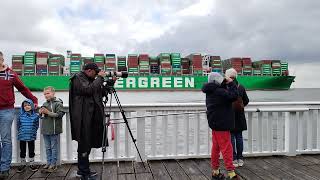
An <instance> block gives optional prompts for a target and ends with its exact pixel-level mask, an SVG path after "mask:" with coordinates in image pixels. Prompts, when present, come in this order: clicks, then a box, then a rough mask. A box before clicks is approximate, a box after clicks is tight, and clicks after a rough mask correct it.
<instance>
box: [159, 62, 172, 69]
mask: <svg viewBox="0 0 320 180" xmlns="http://www.w3.org/2000/svg"><path fill="white" fill-rule="evenodd" d="M161 68H168V69H170V68H171V64H169V63H162V64H161Z"/></svg>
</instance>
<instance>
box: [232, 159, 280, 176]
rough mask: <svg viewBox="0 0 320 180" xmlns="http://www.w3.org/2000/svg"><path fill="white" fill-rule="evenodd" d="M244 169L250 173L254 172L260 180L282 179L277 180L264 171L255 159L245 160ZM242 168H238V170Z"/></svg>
mask: <svg viewBox="0 0 320 180" xmlns="http://www.w3.org/2000/svg"><path fill="white" fill-rule="evenodd" d="M244 165H245V167H246V168H248V169H250V171H252V172H254V173H255V174H256V175H257V176H259V177H261V178H262V179H267V180H273V179H274V180H280V179H282V178H279V177H277V176H275V175H273V174H272V173H271V172H269V171H266V170H265V169H264V168H263V167H262V166H261V164H260V160H258V159H256V158H247V159H245V164H244ZM240 168H242V167H239V168H238V169H240Z"/></svg>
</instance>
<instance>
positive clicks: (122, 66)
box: [117, 56, 127, 71]
mask: <svg viewBox="0 0 320 180" xmlns="http://www.w3.org/2000/svg"><path fill="white" fill-rule="evenodd" d="M117 67H118V71H127V57H126V56H118V57H117Z"/></svg>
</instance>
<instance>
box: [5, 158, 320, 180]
mask: <svg viewBox="0 0 320 180" xmlns="http://www.w3.org/2000/svg"><path fill="white" fill-rule="evenodd" d="M244 161H245V164H244V166H243V167H238V168H236V173H237V174H238V175H239V176H240V177H241V178H242V179H249V180H250V179H254V180H256V179H258V180H259V179H266V180H268V179H272V180H274V179H275V180H277V179H290V180H291V179H293V180H294V179H311V180H313V179H319V177H320V155H301V156H295V157H287V156H272V157H252V158H245V160H244ZM220 162H221V165H220V167H221V169H222V171H223V170H224V167H223V162H222V161H220ZM210 164H211V163H210V159H187V160H155V161H149V162H148V163H146V165H147V167H148V170H149V171H148V172H147V173H146V171H145V169H144V168H143V165H142V164H141V163H137V162H132V161H127V162H124V161H122V162H120V164H119V165H120V166H119V167H118V166H117V163H116V162H107V163H105V165H104V173H103V174H102V172H101V163H92V164H90V168H91V169H92V170H94V171H97V172H98V177H97V179H100V177H101V176H102V179H103V180H136V179H137V180H153V179H155V180H167V179H173V180H182V179H183V180H187V179H190V180H195V179H197V180H198V179H199V180H207V179H211V165H210ZM77 169H78V168H77V165H76V164H66V165H62V166H61V167H59V169H58V170H57V171H56V172H54V173H51V174H49V173H48V174H47V173H41V169H40V170H38V171H36V172H32V171H30V169H27V170H26V171H25V172H22V173H17V172H16V170H17V167H13V168H12V169H11V170H10V177H11V178H10V179H12V180H16V179H17V180H27V179H30V180H45V179H48V180H62V179H66V180H79V179H78V178H76V176H75V175H76V172H77ZM223 173H224V174H225V175H226V172H225V171H223Z"/></svg>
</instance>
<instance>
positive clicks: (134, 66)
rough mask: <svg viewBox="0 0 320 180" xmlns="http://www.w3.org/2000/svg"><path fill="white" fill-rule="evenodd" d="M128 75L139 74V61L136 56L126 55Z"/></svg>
mask: <svg viewBox="0 0 320 180" xmlns="http://www.w3.org/2000/svg"><path fill="white" fill-rule="evenodd" d="M128 73H129V75H138V74H139V60H138V55H137V54H129V55H128Z"/></svg>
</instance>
